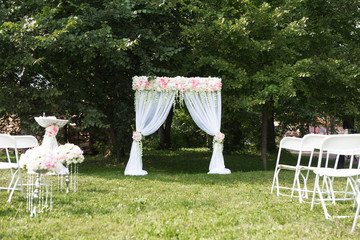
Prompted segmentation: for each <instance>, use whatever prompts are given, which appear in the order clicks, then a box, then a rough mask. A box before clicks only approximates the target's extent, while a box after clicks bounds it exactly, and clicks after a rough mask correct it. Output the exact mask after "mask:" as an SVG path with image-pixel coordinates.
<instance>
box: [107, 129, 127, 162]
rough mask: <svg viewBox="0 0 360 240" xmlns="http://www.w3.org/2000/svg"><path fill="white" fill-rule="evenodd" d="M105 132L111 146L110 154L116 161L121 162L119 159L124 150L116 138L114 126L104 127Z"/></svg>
mask: <svg viewBox="0 0 360 240" xmlns="http://www.w3.org/2000/svg"><path fill="white" fill-rule="evenodd" d="M105 132H106V135H107V137H108V139H109V143H110V146H111V149H110V156H114V157H115V158H116V161H117V162H121V159H122V157H123V156H124V154H125V152H124V149H123V147H122V146H121V142H120V141H119V140H118V138H117V134H116V129H115V128H114V126H112V125H110V128H108V129H106V130H105Z"/></svg>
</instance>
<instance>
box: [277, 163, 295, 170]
mask: <svg viewBox="0 0 360 240" xmlns="http://www.w3.org/2000/svg"><path fill="white" fill-rule="evenodd" d="M278 168H279V169H286V170H296V166H291V165H286V164H279V165H278Z"/></svg>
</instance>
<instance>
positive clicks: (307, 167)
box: [299, 166, 317, 171]
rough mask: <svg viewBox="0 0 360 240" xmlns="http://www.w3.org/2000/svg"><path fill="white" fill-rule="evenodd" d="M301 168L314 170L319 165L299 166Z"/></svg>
mask: <svg viewBox="0 0 360 240" xmlns="http://www.w3.org/2000/svg"><path fill="white" fill-rule="evenodd" d="M299 168H300V170H310V171H314V170H316V169H317V167H311V166H310V167H309V166H299Z"/></svg>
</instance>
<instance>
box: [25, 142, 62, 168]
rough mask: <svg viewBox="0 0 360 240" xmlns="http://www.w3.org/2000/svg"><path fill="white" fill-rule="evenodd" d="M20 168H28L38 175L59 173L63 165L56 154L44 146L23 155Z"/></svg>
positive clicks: (29, 150)
mask: <svg viewBox="0 0 360 240" xmlns="http://www.w3.org/2000/svg"><path fill="white" fill-rule="evenodd" d="M20 166H21V167H26V169H27V170H28V171H32V172H37V173H47V172H55V173H59V172H60V171H61V169H62V164H61V163H60V161H59V159H58V158H57V156H56V155H55V154H54V152H53V151H50V150H48V149H46V148H44V147H42V146H39V147H35V148H32V149H28V150H27V151H26V152H25V153H24V154H22V155H21V157H20Z"/></svg>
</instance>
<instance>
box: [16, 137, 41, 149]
mask: <svg viewBox="0 0 360 240" xmlns="http://www.w3.org/2000/svg"><path fill="white" fill-rule="evenodd" d="M13 137H14V138H15V140H16V146H17V148H31V147H36V146H39V142H38V140H37V139H36V138H35V137H34V136H31V135H18V136H13Z"/></svg>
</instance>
